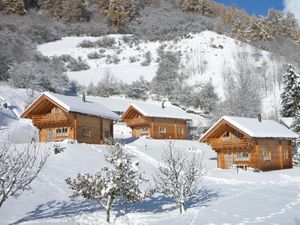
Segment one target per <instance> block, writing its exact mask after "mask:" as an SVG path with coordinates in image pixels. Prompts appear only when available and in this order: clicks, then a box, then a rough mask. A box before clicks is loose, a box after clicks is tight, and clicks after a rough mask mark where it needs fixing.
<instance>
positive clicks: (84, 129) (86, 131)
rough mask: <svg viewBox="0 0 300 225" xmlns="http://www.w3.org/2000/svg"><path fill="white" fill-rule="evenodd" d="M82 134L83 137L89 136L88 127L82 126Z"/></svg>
mask: <svg viewBox="0 0 300 225" xmlns="http://www.w3.org/2000/svg"><path fill="white" fill-rule="evenodd" d="M82 136H83V137H90V136H91V130H90V129H88V128H83V129H82Z"/></svg>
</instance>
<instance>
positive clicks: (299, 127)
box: [291, 110, 300, 133]
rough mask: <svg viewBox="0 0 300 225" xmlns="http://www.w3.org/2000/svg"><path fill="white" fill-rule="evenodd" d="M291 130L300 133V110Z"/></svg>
mask: <svg viewBox="0 0 300 225" xmlns="http://www.w3.org/2000/svg"><path fill="white" fill-rule="evenodd" d="M291 129H292V130H293V131H295V132H297V133H300V110H298V111H297V112H296V114H295V117H294V120H293V123H292V125H291Z"/></svg>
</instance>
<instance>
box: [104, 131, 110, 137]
mask: <svg viewBox="0 0 300 225" xmlns="http://www.w3.org/2000/svg"><path fill="white" fill-rule="evenodd" d="M104 138H110V135H109V131H107V130H106V131H104Z"/></svg>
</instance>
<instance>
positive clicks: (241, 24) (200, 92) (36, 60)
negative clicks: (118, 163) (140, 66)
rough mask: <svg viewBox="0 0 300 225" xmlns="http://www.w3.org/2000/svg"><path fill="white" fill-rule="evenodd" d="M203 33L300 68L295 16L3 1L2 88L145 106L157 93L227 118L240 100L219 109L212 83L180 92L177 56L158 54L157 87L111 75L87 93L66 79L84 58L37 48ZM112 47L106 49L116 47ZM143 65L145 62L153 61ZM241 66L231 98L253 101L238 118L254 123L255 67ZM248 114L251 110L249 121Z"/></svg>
mask: <svg viewBox="0 0 300 225" xmlns="http://www.w3.org/2000/svg"><path fill="white" fill-rule="evenodd" d="M205 30H210V31H214V32H216V33H218V34H224V35H226V36H229V37H232V38H234V39H237V40H240V41H242V42H245V43H248V44H251V45H253V46H255V47H256V48H258V49H262V50H266V51H269V52H271V53H272V54H274V56H275V57H276V56H278V57H284V58H285V61H286V62H289V63H293V64H295V65H296V66H298V65H299V64H300V48H299V44H300V27H299V25H298V23H297V21H296V19H295V17H294V15H293V14H290V13H288V14H286V15H285V14H283V13H282V12H279V11H276V10H273V9H271V10H270V11H269V13H268V15H267V16H265V17H257V16H255V15H248V14H247V12H245V11H243V10H240V9H238V8H236V7H226V6H224V5H222V4H219V3H216V2H214V1H213V0H0V49H1V51H0V82H1V83H5V84H9V85H11V86H13V87H17V88H28V89H33V90H39V91H44V90H46V91H53V92H57V93H64V94H78V93H80V92H82V91H86V92H88V94H92V95H100V96H109V95H112V94H125V95H126V96H128V97H133V98H142V99H146V98H147V96H148V94H149V93H153V94H155V95H156V96H157V98H158V99H159V100H161V99H163V98H168V99H169V100H170V101H172V102H175V103H178V104H180V105H182V106H184V107H190V106H192V107H194V108H196V109H197V108H199V109H201V110H202V112H204V113H208V114H210V113H212V112H214V113H216V114H219V113H221V114H224V113H229V111H230V110H231V109H226V110H227V111H226V110H225V107H224V106H225V105H229V106H230V107H233V106H235V105H237V100H236V99H227V102H225V103H224V102H219V98H218V96H217V95H216V93H215V90H214V88H215V87H214V86H213V85H212V84H211V83H210V82H208V83H206V84H203V85H202V86H201V87H200V88H198V87H195V86H190V85H186V86H184V87H183V86H182V85H180V84H182V83H183V82H182V81H183V79H184V76H182V74H180V73H179V71H178V68H179V63H180V57H181V56H180V54H178V53H177V52H170V51H166V50H164V49H162V51H160V53H159V60H160V61H159V67H158V70H157V72H156V77H154V79H153V80H152V81H151V82H147V81H145V80H143V79H141V80H137V81H135V82H133V83H132V84H122V83H116V82H115V81H114V80H113V79H111V77H110V76H109V75H108V76H107V78H106V80H103V82H99V83H98V84H95V85H92V86H90V87H83V86H82V85H79V84H78V83H77V82H76V81H73V80H70V79H69V78H68V77H67V75H66V74H65V72H66V70H68V69H69V70H72V71H77V70H83V69H87V67H88V65H86V63H85V62H84V61H83V60H82V59H80V58H73V57H70V56H62V57H51V58H50V57H46V56H43V55H41V54H40V53H39V52H38V51H37V45H39V44H42V43H45V42H50V41H55V40H59V39H61V38H62V37H66V36H74V35H75V36H81V35H89V36H101V35H107V34H132V35H133V36H132V37H133V38H132V39H131V40H127V41H131V42H135V41H137V42H138V41H141V40H144V41H147V40H149V41H164V40H174V41H176V40H177V39H180V38H188V36H189V34H190V33H199V32H202V31H205ZM106 41H107V42H106V43H102V44H105V45H107V46H109V45H111V44H112V40H109V39H106ZM85 44H86V45H88V44H89V43H85ZM241 54H242V53H241ZM91 57H96V56H91ZM145 58H146V60H145V63H147V56H145ZM149 58H151V56H150V55H148V59H149ZM239 64H240V65H239V71H240V73H239V74H240V75H239V78H238V79H237V81H235V82H233V81H232V80H231V81H230V79H229V78H228V83H231V84H233V83H236V87H235V88H234V90H235V91H236V93H227V94H228V96H234V95H238V96H241V95H245V97H247V98H246V99H251V102H249V104H248V106H245V107H244V108H243V107H241V108H239V109H236V112H235V114H239V115H245V116H254V115H256V114H257V113H258V112H260V111H261V107H260V105H261V100H260V99H261V98H260V96H259V94H258V91H257V84H254V83H253V81H251V78H249V77H247V74H249V70H250V67H251V65H250V64H249V65H246V64H247V62H244V63H242V62H240V63H239ZM243 64H244V65H243ZM242 65H243V66H242ZM252 72H255V71H252ZM252 72H251V73H252ZM249 83H253V85H249ZM162 84H165V85H162ZM178 87H180V88H178ZM174 90H180V91H179V92H178V91H177V92H174ZM245 90H247V91H245ZM237 93H238V94H237ZM199 96H202V97H201V98H199ZM244 102H247V101H244ZM253 106H255V107H253ZM248 108H251V109H253V110H252V111H251V112H248V114H245V111H248ZM220 109H222V110H223V111H221V112H220ZM228 110H229V111H228Z"/></svg>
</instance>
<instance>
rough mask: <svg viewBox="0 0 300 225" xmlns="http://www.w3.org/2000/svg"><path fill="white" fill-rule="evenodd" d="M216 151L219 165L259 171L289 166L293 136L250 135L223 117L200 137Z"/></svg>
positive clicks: (290, 165) (225, 167) (290, 166)
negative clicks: (268, 136)
mask: <svg viewBox="0 0 300 225" xmlns="http://www.w3.org/2000/svg"><path fill="white" fill-rule="evenodd" d="M200 141H201V142H206V143H208V144H210V145H211V146H212V148H213V150H214V151H216V153H217V163H218V168H222V169H228V168H231V167H232V166H236V167H239V168H243V169H247V168H249V167H251V168H257V169H259V170H262V171H267V170H278V169H286V168H292V167H293V164H292V138H291V139H288V138H280V137H278V138H263V137H252V136H251V135H249V134H247V133H246V132H245V131H243V130H241V129H239V128H238V127H236V126H234V125H233V124H231V123H229V122H228V121H226V120H224V119H223V120H220V121H219V122H218V123H217V124H216V125H215V126H213V127H212V128H211V129H210V130H209V131H208V132H207V133H205V134H204V136H202V137H201V139H200Z"/></svg>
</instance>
